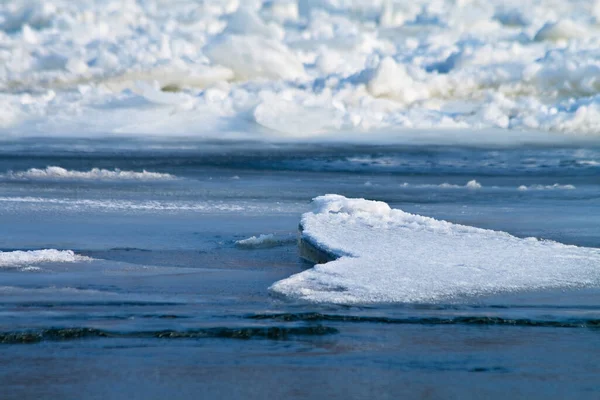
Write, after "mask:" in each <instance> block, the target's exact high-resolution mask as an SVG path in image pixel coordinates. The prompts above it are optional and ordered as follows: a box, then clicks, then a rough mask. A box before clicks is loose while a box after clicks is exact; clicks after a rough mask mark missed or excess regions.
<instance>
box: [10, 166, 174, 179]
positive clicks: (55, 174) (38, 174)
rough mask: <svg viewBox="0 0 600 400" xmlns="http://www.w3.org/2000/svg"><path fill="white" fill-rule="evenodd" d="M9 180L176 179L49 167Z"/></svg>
mask: <svg viewBox="0 0 600 400" xmlns="http://www.w3.org/2000/svg"><path fill="white" fill-rule="evenodd" d="M5 176H6V177H8V178H10V179H28V180H43V179H49V180H92V181H93V180H136V181H153V180H172V179H176V177H175V176H174V175H171V174H164V173H159V172H148V171H146V170H143V171H142V172H136V171H121V170H119V169H115V170H107V169H100V168H92V169H91V170H89V171H74V170H67V169H65V168H61V167H56V166H49V167H46V168H44V169H38V168H31V169H28V170H27V171H16V172H9V173H8V174H6V175H5Z"/></svg>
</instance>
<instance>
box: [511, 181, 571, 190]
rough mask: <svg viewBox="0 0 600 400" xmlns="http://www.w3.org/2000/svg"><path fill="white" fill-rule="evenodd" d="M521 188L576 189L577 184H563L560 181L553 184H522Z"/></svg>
mask: <svg viewBox="0 0 600 400" xmlns="http://www.w3.org/2000/svg"><path fill="white" fill-rule="evenodd" d="M518 189H519V190H574V189H575V186H573V185H561V184H559V183H555V184H553V185H529V186H526V185H521V186H519V187H518Z"/></svg>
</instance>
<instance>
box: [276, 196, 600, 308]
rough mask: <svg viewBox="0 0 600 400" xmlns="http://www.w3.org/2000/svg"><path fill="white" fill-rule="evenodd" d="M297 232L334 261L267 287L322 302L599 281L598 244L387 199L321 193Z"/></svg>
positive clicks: (444, 296) (423, 298) (439, 297)
mask: <svg viewBox="0 0 600 400" xmlns="http://www.w3.org/2000/svg"><path fill="white" fill-rule="evenodd" d="M301 226H302V228H303V231H302V236H303V239H304V240H307V241H308V242H309V243H310V244H312V245H314V246H316V247H317V248H319V249H321V250H323V251H324V252H327V253H332V254H336V255H338V256H340V258H338V259H337V260H335V261H331V262H328V263H326V264H321V265H316V266H315V267H313V268H312V269H309V270H307V271H304V272H302V273H299V274H296V275H293V276H291V277H290V278H287V279H284V280H282V281H279V282H277V283H275V284H274V285H273V286H272V287H271V290H272V291H273V292H275V293H279V294H283V295H286V296H289V297H292V298H298V299H302V300H306V301H311V302H326V303H341V304H355V303H377V302H407V303H414V302H416V303H427V302H439V301H447V300H453V301H456V300H461V299H463V298H464V296H478V295H486V294H492V293H497V292H507V291H520V290H538V289H546V288H562V287H565V288H567V287H584V286H597V285H600V249H592V248H582V247H576V246H567V245H564V244H560V243H556V242H552V241H543V240H538V239H535V238H526V239H520V238H517V237H514V236H511V235H509V234H508V233H504V232H496V231H491V230H484V229H479V228H474V227H469V226H463V225H457V224H452V223H450V222H446V221H438V220H435V219H432V218H427V217H422V216H419V215H413V214H409V213H405V212H403V211H401V210H396V209H391V208H390V207H389V206H388V205H387V204H386V203H383V202H378V201H368V200H364V199H348V198H345V197H342V196H338V195H326V196H322V197H317V198H316V199H315V200H314V211H312V212H309V213H306V214H304V215H303V217H302V222H301Z"/></svg>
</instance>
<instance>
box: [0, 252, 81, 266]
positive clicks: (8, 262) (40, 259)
mask: <svg viewBox="0 0 600 400" xmlns="http://www.w3.org/2000/svg"><path fill="white" fill-rule="evenodd" d="M90 260H92V259H91V258H89V257H86V256H81V255H79V254H75V253H74V252H73V251H72V250H55V249H45V250H30V251H20V250H17V251H0V268H21V269H26V270H27V269H29V270H35V269H36V268H35V267H33V268H32V265H33V264H40V263H71V262H78V261H90Z"/></svg>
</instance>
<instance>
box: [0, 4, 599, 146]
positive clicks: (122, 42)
mask: <svg viewBox="0 0 600 400" xmlns="http://www.w3.org/2000/svg"><path fill="white" fill-rule="evenodd" d="M598 21H600V2H598V1H587V0H565V1H544V0H532V1H528V2H523V1H517V0H493V1H485V0H460V1H455V0H440V1H434V2H431V1H429V0H415V1H411V2H406V1H402V0H357V1H331V0H277V1H273V0H256V1H250V2H249V1H238V0H221V1H219V0H207V1H202V2H198V1H196V0H179V1H176V2H166V1H164V0H146V1H133V0H128V1H108V2H107V1H105V0H87V1H64V0H15V1H10V2H2V3H0V42H1V43H2V46H1V48H0V91H1V94H0V139H3V138H11V139H14V138H20V137H24V136H34V137H38V136H39V137H56V136H67V137H71V136H74V137H107V136H108V137H111V136H116V137H120V136H123V135H137V136H141V137H147V136H149V135H153V136H159V137H173V136H182V135H185V136H190V137H194V138H212V139H214V138H217V139H238V138H244V139H258V140H265V139H268V140H286V141H289V140H292V141H306V140H324V139H326V140H340V141H349V140H352V141H359V142H370V143H373V142H401V143H404V142H410V143H413V142H418V143H422V142H425V143H434V144H435V143H456V142H458V143H473V142H477V143H480V142H482V143H486V144H487V143H502V144H515V143H522V142H552V143H554V142H556V141H567V142H569V141H573V140H579V139H580V138H581V137H589V138H595V139H594V140H599V139H598V132H600V97H599V96H598V93H599V91H600V79H598V78H599V77H600V25H599V23H598ZM507 130H513V132H515V133H514V134H507V133H506V131H507ZM523 130H526V131H527V132H528V133H527V134H524V133H522V131H523ZM547 132H555V133H560V134H559V135H558V137H557V136H554V135H552V134H551V135H548V134H547Z"/></svg>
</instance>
